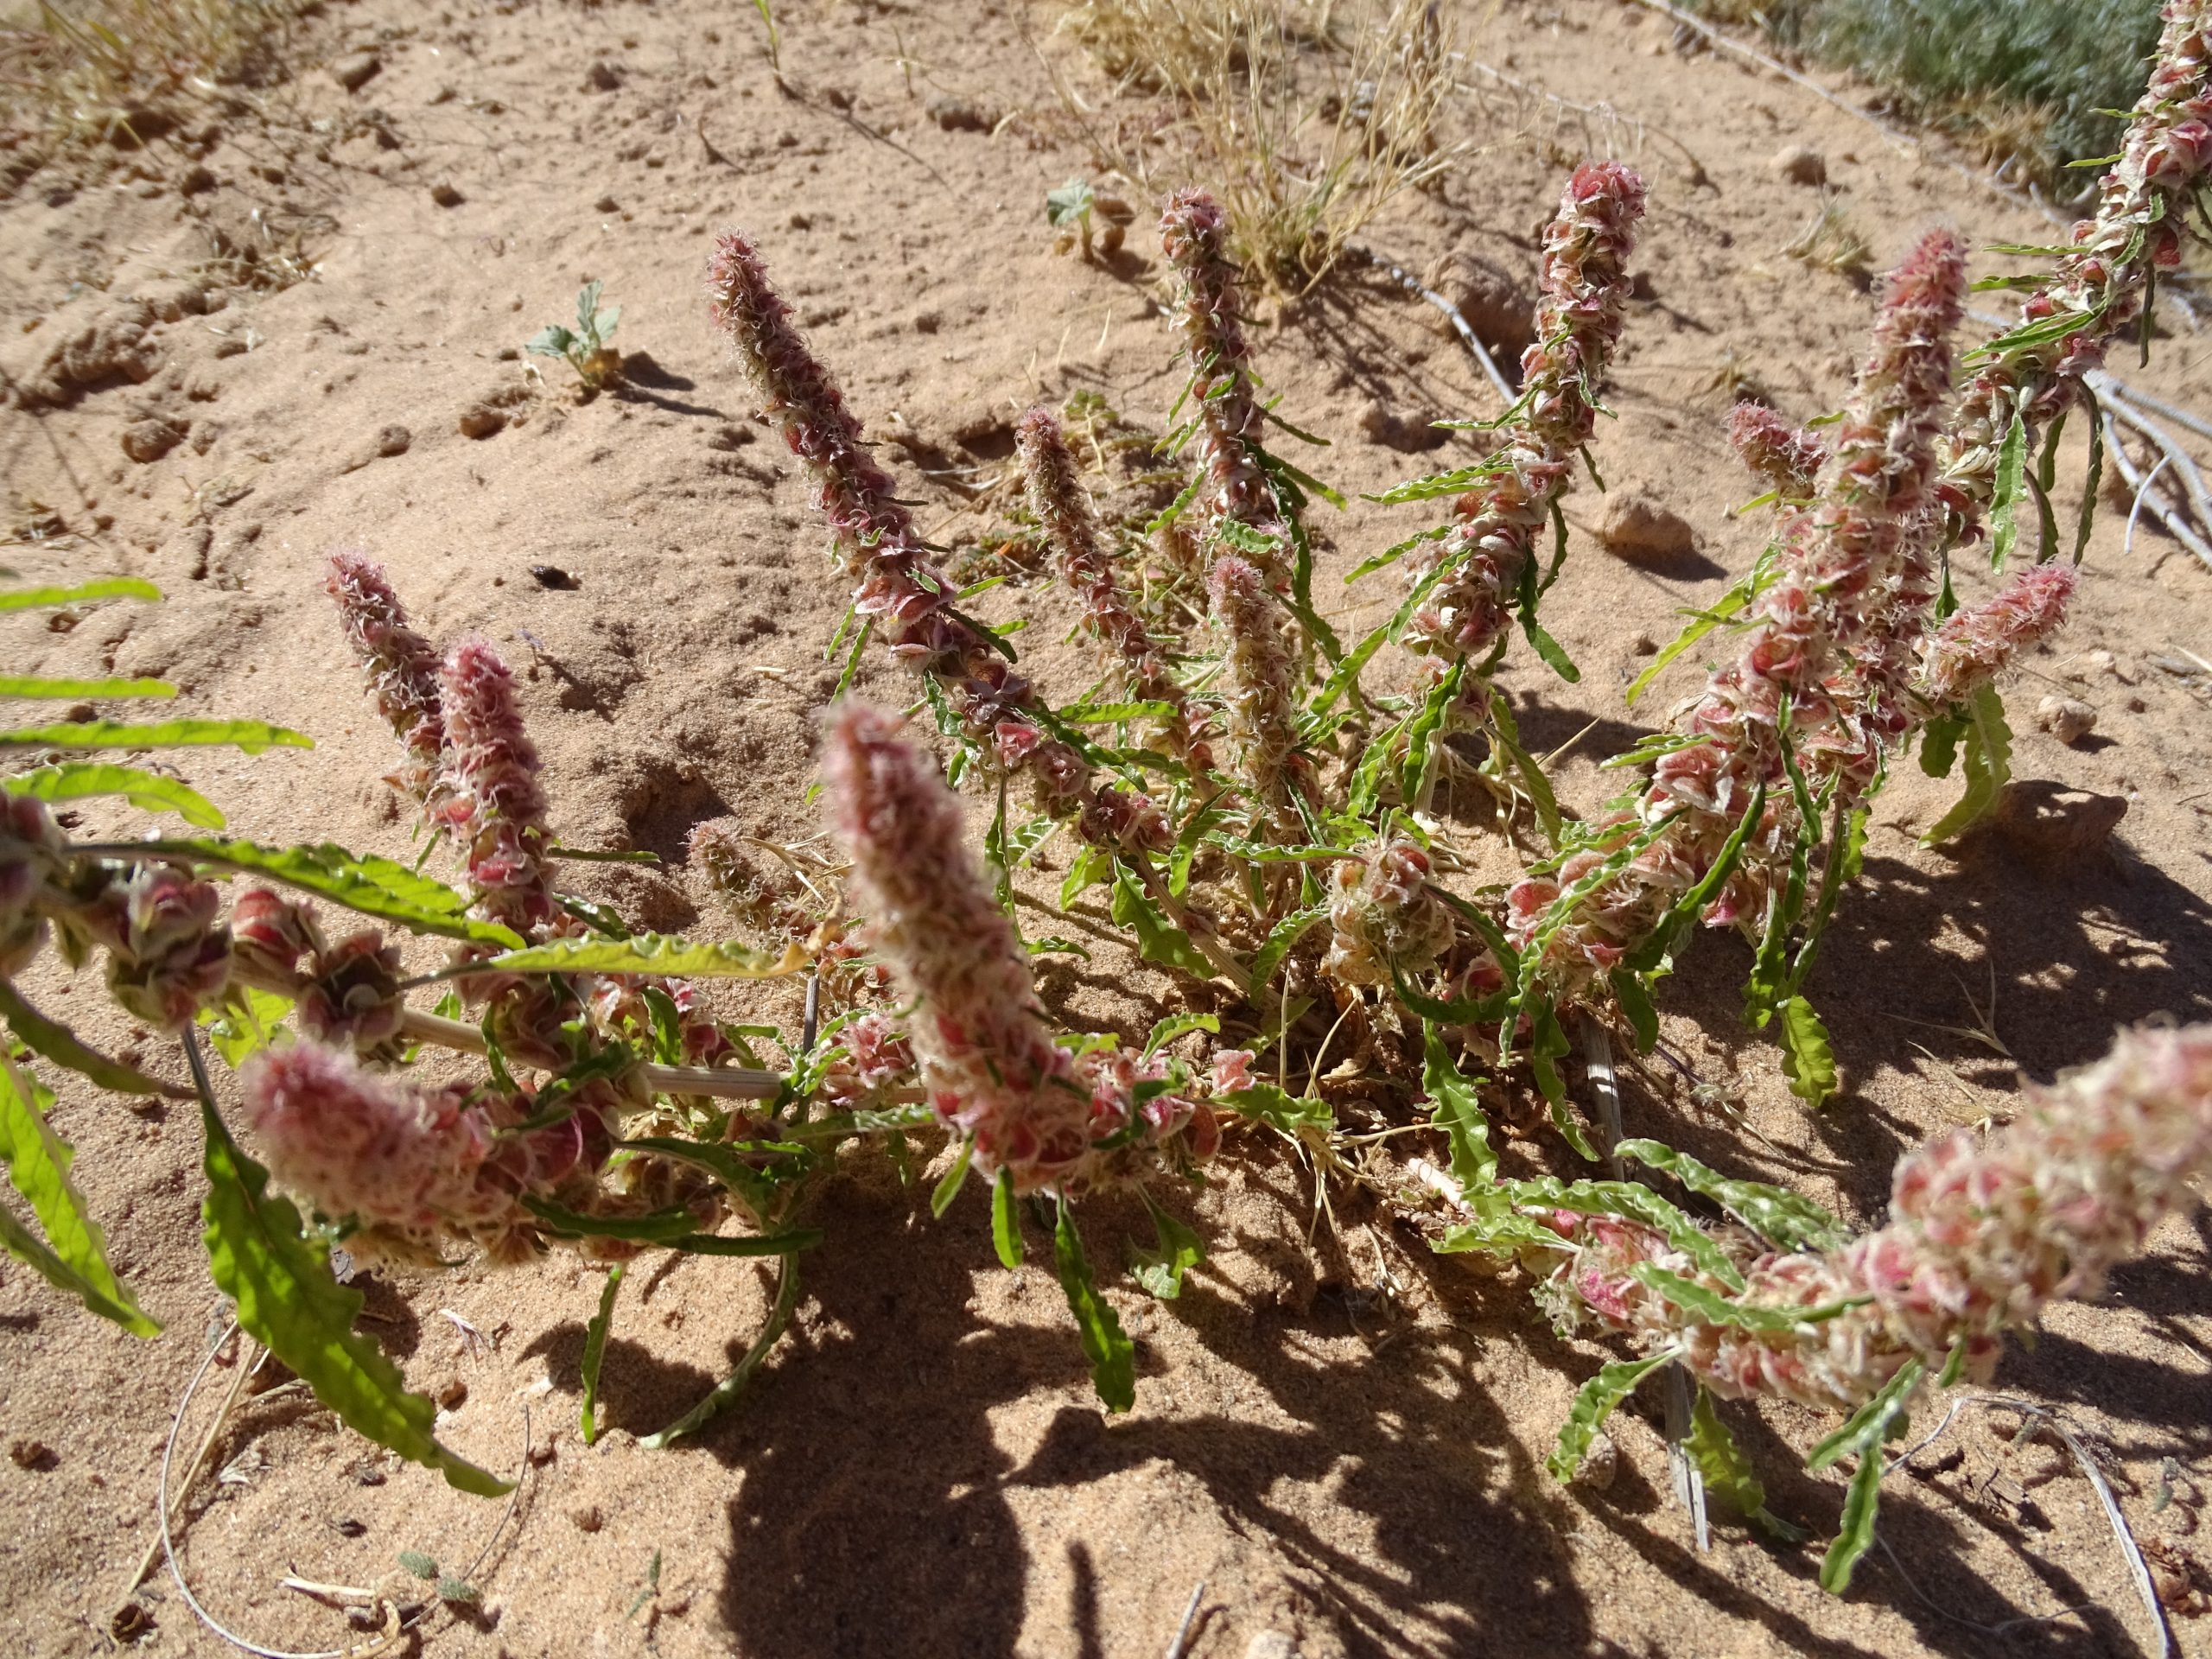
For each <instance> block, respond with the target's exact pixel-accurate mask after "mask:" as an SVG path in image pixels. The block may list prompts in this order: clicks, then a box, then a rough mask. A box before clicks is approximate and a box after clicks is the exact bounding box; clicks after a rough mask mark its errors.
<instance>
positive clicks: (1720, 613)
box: [1625, 547, 1781, 708]
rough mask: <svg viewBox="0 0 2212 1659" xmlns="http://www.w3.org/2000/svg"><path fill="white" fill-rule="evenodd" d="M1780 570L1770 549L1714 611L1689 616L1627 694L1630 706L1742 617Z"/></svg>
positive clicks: (1696, 612)
mask: <svg viewBox="0 0 2212 1659" xmlns="http://www.w3.org/2000/svg"><path fill="white" fill-rule="evenodd" d="M1780 569H1781V563H1780V560H1779V558H1778V557H1777V554H1776V551H1775V550H1774V549H1773V548H1771V547H1770V548H1768V549H1767V550H1766V551H1765V552H1764V553H1762V554H1761V555H1760V556H1759V557H1758V563H1755V564H1753V565H1752V566H1751V569H1750V571H1749V572H1748V573H1746V574H1745V576H1744V579H1743V580H1742V581H1741V582H1738V583H1736V585H1735V586H1734V587H1732V588H1730V589H1729V590H1728V591H1727V592H1726V594H1722V595H1721V596H1720V600H1719V603H1718V604H1716V605H1714V606H1713V608H1712V609H1711V610H1709V611H1691V612H1688V613H1686V614H1688V616H1690V617H1691V618H1692V619H1693V620H1692V621H1691V622H1690V625H1689V626H1688V627H1686V628H1684V629H1683V630H1682V631H1681V632H1680V633H1678V634H1676V635H1675V637H1674V639H1672V640H1670V641H1669V642H1668V644H1666V645H1662V647H1661V648H1660V651H1659V654H1658V655H1657V656H1656V657H1654V658H1652V659H1651V664H1650V666H1649V667H1648V668H1646V669H1645V670H1644V671H1643V673H1641V674H1639V675H1637V677H1636V679H1635V681H1634V683H1632V684H1630V687H1629V689H1628V690H1627V693H1626V694H1625V695H1626V699H1627V702H1628V703H1629V705H1630V707H1631V708H1632V707H1634V706H1635V703H1636V700H1637V698H1638V697H1640V696H1643V694H1644V693H1645V692H1646V691H1648V690H1650V689H1651V682H1652V681H1654V680H1656V679H1657V678H1658V677H1659V675H1660V673H1661V671H1662V670H1664V669H1665V668H1666V666H1667V664H1669V663H1671V662H1673V661H1674V660H1675V658H1677V657H1679V656H1681V654H1682V653H1683V652H1686V651H1688V649H1689V648H1690V647H1691V646H1692V645H1695V644H1696V643H1697V642H1698V641H1699V640H1700V639H1704V638H1705V636H1706V635H1707V634H1708V633H1711V632H1713V629H1715V628H1717V627H1719V626H1720V625H1721V624H1722V623H1723V622H1726V621H1727V620H1729V619H1730V618H1731V617H1733V616H1738V615H1741V614H1742V613H1743V612H1744V611H1745V609H1746V608H1748V607H1749V606H1750V605H1751V601H1753V600H1755V599H1757V598H1758V596H1759V595H1760V594H1763V593H1764V592H1765V591H1766V590H1767V589H1768V588H1770V587H1772V586H1773V585H1774V582H1775V578H1776V576H1777V575H1778V574H1779V573H1780Z"/></svg>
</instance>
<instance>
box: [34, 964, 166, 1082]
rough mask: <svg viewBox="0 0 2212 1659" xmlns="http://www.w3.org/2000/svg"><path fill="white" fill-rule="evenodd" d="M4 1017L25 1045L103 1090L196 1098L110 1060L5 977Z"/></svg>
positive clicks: (157, 1079)
mask: <svg viewBox="0 0 2212 1659" xmlns="http://www.w3.org/2000/svg"><path fill="white" fill-rule="evenodd" d="M0 1020H6V1021H7V1022H8V1029H9V1030H10V1031H12V1032H14V1033H16V1037H17V1038H19V1039H21V1040H22V1045H23V1046H24V1047H25V1048H28V1049H29V1050H30V1051H31V1052H33V1053H35V1054H41V1055H44V1056H45V1057H46V1058H48V1059H49V1060H52V1061H53V1062H54V1064H55V1065H60V1066H66V1067H67V1068H68V1069H69V1070H70V1071H75V1072H78V1073H79V1074H81V1075H82V1076H85V1077H90V1078H91V1079H92V1081H93V1082H94V1083H97V1084H99V1086H100V1087H101V1088H103V1089H112V1090H114V1091H115V1092H116V1093H117V1094H118V1095H166V1096H168V1097H169V1098H170V1099H172V1100H189V1099H190V1098H191V1097H192V1090H189V1089H184V1088H180V1087H179V1086H178V1085H177V1084H174V1083H163V1082H162V1080H161V1079H160V1078H159V1077H148V1076H147V1075H146V1074H145V1073H144V1072H143V1071H139V1070H137V1068H136V1067H134V1066H128V1065H124V1063H123V1062H122V1061H121V1060H112V1059H110V1058H108V1057H107V1056H106V1055H105V1054H103V1053H101V1052H99V1050H98V1049H95V1048H90V1047H87V1046H86V1045H85V1043H84V1042H83V1041H81V1040H80V1039H79V1038H78V1035H77V1033H75V1032H73V1031H72V1030H70V1029H69V1027H67V1026H65V1025H63V1024H62V1023H61V1022H60V1020H49V1019H48V1018H47V1017H46V1015H44V1014H41V1013H40V1012H39V1011H38V1010H37V1009H36V1008H35V1007H31V1005H30V1004H29V1003H28V1002H26V1001H23V998H22V993H21V992H19V991H17V990H16V988H15V986H14V985H13V984H11V983H10V982H9V981H7V980H4V979H0Z"/></svg>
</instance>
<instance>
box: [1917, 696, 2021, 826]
mask: <svg viewBox="0 0 2212 1659" xmlns="http://www.w3.org/2000/svg"><path fill="white" fill-rule="evenodd" d="M1966 772H1967V792H1966V793H1965V794H1964V795H1962V796H1961V797H1960V798H1959V804H1957V805H1956V806H1955V807H1953V808H1952V809H1951V810H1949V811H1948V812H1946V813H1945V814H1944V815H1943V817H1942V820H1941V821H1940V822H1938V823H1936V825H1935V827H1934V828H1932V829H1929V831H1928V833H1927V834H1926V835H1924V836H1921V838H1920V844H1921V845H1922V846H1923V847H1933V846H1935V845H1936V843H1937V842H1945V841H1949V840H1950V839H1951V838H1952V837H1954V836H1958V835H1961V834H1962V833H1963V832H1965V831H1966V830H1967V829H1970V828H1972V827H1973V826H1974V824H1976V823H1980V821H1981V819H1982V818H1983V817H1986V816H1987V815H1988V813H1989V810H1990V809H1991V808H1993V807H1994V806H1995V805H1996V804H1997V795H1998V791H1999V790H2001V789H2003V788H2004V787H2005V784H2006V783H2007V782H2008V781H2010V780H2011V779H2012V728H2011V727H2010V726H2007V725H2006V724H2005V699H2004V698H2003V697H2002V696H1999V694H1998V690H1997V688H1996V687H1995V686H1994V685H1985V686H1983V687H1982V688H1981V690H1979V691H1977V692H1975V693H1974V701H1973V702H1970V703H1968V704H1967V732H1966Z"/></svg>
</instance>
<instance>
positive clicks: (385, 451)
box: [377, 426, 415, 460]
mask: <svg viewBox="0 0 2212 1659" xmlns="http://www.w3.org/2000/svg"><path fill="white" fill-rule="evenodd" d="M412 442H415V435H414V434H413V433H412V432H410V431H409V430H408V429H406V428H405V427H404V426H387V427H385V428H384V429H381V430H380V431H378V434H377V454H379V455H382V456H384V457H385V459H386V460H390V459H391V457H392V456H394V455H404V454H406V453H407V446H408V445H409V444H410V443H412Z"/></svg>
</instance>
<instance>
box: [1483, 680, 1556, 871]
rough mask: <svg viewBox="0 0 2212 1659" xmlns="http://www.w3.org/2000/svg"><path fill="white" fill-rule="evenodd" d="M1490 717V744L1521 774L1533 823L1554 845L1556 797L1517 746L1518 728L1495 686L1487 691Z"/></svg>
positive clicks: (1537, 766) (1541, 771)
mask: <svg viewBox="0 0 2212 1659" xmlns="http://www.w3.org/2000/svg"><path fill="white" fill-rule="evenodd" d="M1490 715H1491V734H1490V740H1491V744H1492V745H1493V746H1494V747H1496V748H1497V750H1498V752H1499V753H1502V754H1503V755H1504V756H1505V758H1506V759H1507V760H1509V761H1510V762H1511V763H1512V766H1513V770H1514V771H1516V772H1519V773H1520V774H1521V787H1522V788H1523V789H1525V790H1526V791H1529V804H1531V805H1533V806H1534V807H1535V809H1536V822H1537V823H1540V824H1541V825H1542V826H1543V829H1544V838H1545V839H1546V840H1547V841H1548V842H1551V843H1552V845H1553V846H1554V847H1556V846H1558V845H1559V839H1560V817H1559V798H1558V796H1556V795H1555V794H1554V793H1553V792H1552V780H1551V779H1548V778H1547V777H1545V776H1544V769H1543V767H1542V766H1541V765H1540V764H1539V763H1538V762H1537V760H1536V758H1535V756H1534V755H1532V754H1530V753H1529V751H1528V750H1526V749H1524V748H1522V747H1521V726H1520V722H1519V721H1516V720H1515V719H1514V718H1513V705H1512V704H1511V703H1510V702H1508V701H1507V700H1506V696H1505V693H1504V692H1503V691H1501V690H1497V688H1496V687H1495V686H1493V687H1492V688H1491V694H1490Z"/></svg>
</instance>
